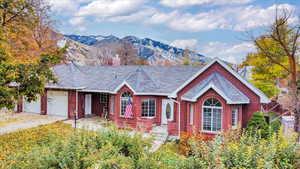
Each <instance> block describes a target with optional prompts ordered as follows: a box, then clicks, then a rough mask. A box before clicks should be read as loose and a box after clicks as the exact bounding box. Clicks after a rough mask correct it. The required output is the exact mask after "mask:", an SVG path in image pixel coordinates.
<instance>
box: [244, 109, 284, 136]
mask: <svg viewBox="0 0 300 169" xmlns="http://www.w3.org/2000/svg"><path fill="white" fill-rule="evenodd" d="M273 116H274V114H273V113H268V114H264V113H262V112H256V113H254V115H253V116H252V118H251V119H250V121H249V122H248V124H247V127H246V130H247V132H248V133H250V134H252V135H257V136H258V137H262V138H267V137H270V136H272V135H273V133H277V132H278V131H279V129H280V126H281V123H280V121H279V120H275V121H272V122H271V124H270V125H269V124H268V123H270V122H268V121H267V120H266V118H268V119H269V121H270V120H272V119H273V118H274V117H273Z"/></svg>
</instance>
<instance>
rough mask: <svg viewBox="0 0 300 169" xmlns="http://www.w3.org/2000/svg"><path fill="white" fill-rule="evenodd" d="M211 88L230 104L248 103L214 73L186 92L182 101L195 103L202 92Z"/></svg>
mask: <svg viewBox="0 0 300 169" xmlns="http://www.w3.org/2000/svg"><path fill="white" fill-rule="evenodd" d="M210 88H213V89H214V90H216V91H217V92H218V93H219V94H220V95H222V97H223V98H224V99H226V101H227V102H228V103H230V104H234V103H239V104H240V103H249V98H248V97H247V96H245V95H244V94H243V93H242V92H241V91H240V90H239V89H237V88H236V87H235V86H234V85H233V84H232V83H231V82H230V81H228V80H227V79H226V78H225V77H224V76H222V75H221V74H220V73H217V72H214V73H212V74H211V75H210V76H208V77H207V78H206V79H204V80H203V81H202V82H201V83H199V84H197V85H196V86H194V87H193V88H192V89H190V90H189V91H188V92H186V93H185V94H184V95H183V96H182V99H184V100H189V101H196V100H197V99H198V97H200V96H201V95H202V94H203V93H204V92H206V91H207V90H208V89H210Z"/></svg>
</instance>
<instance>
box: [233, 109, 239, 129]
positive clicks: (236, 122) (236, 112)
mask: <svg viewBox="0 0 300 169" xmlns="http://www.w3.org/2000/svg"><path fill="white" fill-rule="evenodd" d="M238 115H239V109H238V108H233V109H232V112H231V126H232V127H234V128H235V127H237V125H238Z"/></svg>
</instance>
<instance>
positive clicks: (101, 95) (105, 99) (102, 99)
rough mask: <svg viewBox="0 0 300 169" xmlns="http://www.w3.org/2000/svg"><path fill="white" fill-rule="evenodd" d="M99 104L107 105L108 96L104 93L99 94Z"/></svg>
mask: <svg viewBox="0 0 300 169" xmlns="http://www.w3.org/2000/svg"><path fill="white" fill-rule="evenodd" d="M100 103H103V104H108V94H105V93H101V94H100Z"/></svg>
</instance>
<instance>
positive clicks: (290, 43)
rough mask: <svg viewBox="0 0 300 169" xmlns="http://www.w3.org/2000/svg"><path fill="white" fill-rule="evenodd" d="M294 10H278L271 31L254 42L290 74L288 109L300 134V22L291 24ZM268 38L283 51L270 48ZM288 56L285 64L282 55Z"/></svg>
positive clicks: (265, 54)
mask: <svg viewBox="0 0 300 169" xmlns="http://www.w3.org/2000/svg"><path fill="white" fill-rule="evenodd" d="M291 17H292V12H289V11H287V10H282V11H281V12H280V14H279V13H278V10H276V18H275V22H274V24H273V25H272V26H271V27H270V29H269V32H268V33H267V34H266V35H264V36H262V37H259V38H256V39H254V44H255V46H256V47H257V49H258V50H259V51H261V53H262V54H263V55H264V56H265V57H267V58H268V59H269V60H270V62H271V63H273V64H276V65H279V66H280V67H282V68H283V70H285V71H286V72H287V74H288V76H287V78H288V79H289V81H290V83H289V86H288V88H289V94H290V103H291V104H290V105H289V107H288V109H289V110H290V112H292V114H293V115H294V117H295V124H294V127H295V131H296V132H298V133H299V134H300V126H299V124H300V122H299V120H300V112H299V108H300V106H299V90H298V87H297V86H298V85H297V82H298V80H299V72H298V67H299V63H298V62H299V56H298V54H299V49H300V48H299V43H300V41H299V38H300V24H299V23H292V24H290V21H291ZM267 40H271V41H272V42H275V43H276V45H277V46H278V47H279V48H280V49H281V50H280V51H283V52H274V51H272V50H270V48H268V45H266V44H265V43H266V42H267ZM283 56H284V57H287V59H288V64H287V65H286V64H283V63H282V62H281V60H280V58H282V57H283Z"/></svg>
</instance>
